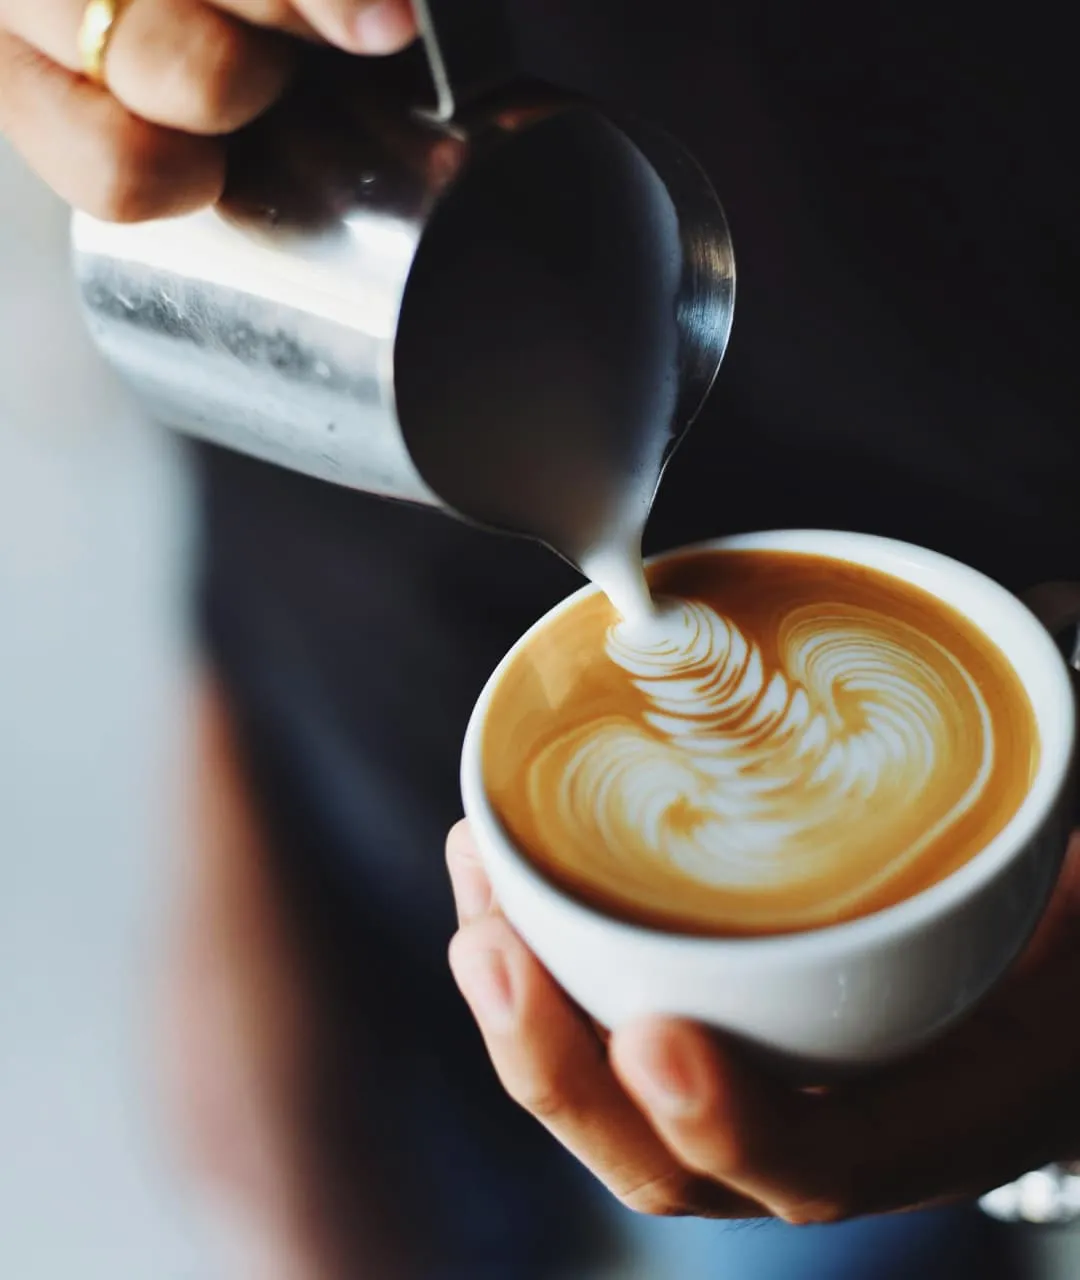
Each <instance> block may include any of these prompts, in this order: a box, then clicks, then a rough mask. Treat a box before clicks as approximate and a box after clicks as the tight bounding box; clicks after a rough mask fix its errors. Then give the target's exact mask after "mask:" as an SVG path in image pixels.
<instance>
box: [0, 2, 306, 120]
mask: <svg viewBox="0 0 1080 1280" xmlns="http://www.w3.org/2000/svg"><path fill="white" fill-rule="evenodd" d="M7 9H10V11H11V12H10V15H4V16H5V18H6V23H7V25H8V26H9V29H10V30H12V31H13V32H14V34H16V35H17V36H19V37H20V38H21V39H23V40H25V41H26V42H27V43H28V44H31V45H33V46H34V47H35V48H36V49H39V50H40V51H41V52H42V53H44V54H45V55H46V56H47V57H49V58H51V59H52V60H53V61H54V62H56V63H59V64H60V65H61V66H63V67H66V68H67V69H68V70H69V71H73V72H76V73H78V72H80V71H81V70H82V65H81V60H80V57H79V51H78V41H77V37H78V31H79V26H80V24H81V21H82V14H83V9H84V2H83V0H55V3H52V4H37V5H26V4H23V5H16V4H13V3H12V0H0V14H2V13H3V10H7ZM290 70H291V57H290V51H289V48H288V43H287V42H286V41H284V40H283V39H281V38H280V37H279V36H277V35H276V34H274V33H271V32H268V31H260V30H257V29H256V28H254V27H251V26H248V25H247V24H245V23H243V22H240V21H239V20H238V19H236V18H234V17H231V16H229V15H228V14H226V13H223V12H222V11H221V10H219V9H217V8H213V7H211V6H210V5H209V4H205V3H203V0H130V3H128V4H126V5H124V6H123V7H122V8H121V10H120V12H119V15H118V17H117V19H116V23H115V25H114V28H113V35H112V38H111V40H110V43H109V49H108V55H107V57H106V61H105V74H106V80H107V82H108V88H109V90H110V91H111V93H112V94H113V96H114V97H116V98H117V99H118V100H119V101H120V102H122V103H123V105H124V106H126V107H127V108H128V109H129V110H130V111H132V112H133V113H134V114H135V115H138V116H141V117H142V118H143V119H144V120H149V121H150V122H151V123H153V124H160V125H164V126H166V127H167V128H173V129H182V130H184V131H185V132H187V133H198V134H207V135H214V134H225V133H232V132H234V131H235V130H236V129H239V128H241V127H242V126H243V125H245V124H247V123H249V122H250V121H251V120H254V119H255V117H256V116H258V115H260V114H261V113H262V112H263V111H265V110H266V108H267V107H269V106H270V105H271V103H273V102H274V101H275V100H276V99H277V98H278V97H279V96H280V94H281V92H282V90H283V89H284V87H285V85H286V83H287V82H288V78H289V74H290Z"/></svg>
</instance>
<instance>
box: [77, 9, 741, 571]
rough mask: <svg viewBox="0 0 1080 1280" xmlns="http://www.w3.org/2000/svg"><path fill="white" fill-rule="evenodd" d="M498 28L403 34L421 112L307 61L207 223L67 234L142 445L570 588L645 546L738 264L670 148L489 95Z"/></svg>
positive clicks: (585, 108)
mask: <svg viewBox="0 0 1080 1280" xmlns="http://www.w3.org/2000/svg"><path fill="white" fill-rule="evenodd" d="M462 8H464V9H465V10H467V11H468V12H467V17H466V18H463V17H462V16H461V10H462ZM495 8H496V6H495V5H494V4H488V3H482V4H481V3H478V2H476V0H474V2H472V3H470V4H469V5H467V6H464V7H462V6H455V5H448V6H447V17H448V18H449V19H450V21H451V22H453V23H456V24H458V26H459V27H461V28H462V29H460V30H455V29H454V28H453V27H452V26H450V25H446V26H444V25H443V19H442V18H441V16H440V19H439V30H440V33H442V34H444V35H445V36H446V39H444V40H440V39H439V38H438V37H437V35H436V30H435V26H434V25H433V23H432V13H431V11H430V7H429V5H427V4H421V5H419V6H418V9H419V17H420V20H421V28H422V31H423V35H422V42H421V47H422V50H423V53H424V56H425V65H426V71H427V74H428V76H429V77H430V81H431V85H432V86H433V87H434V90H435V94H434V99H435V100H434V102H433V103H425V102H423V101H420V100H418V99H417V97H416V96H415V94H414V93H413V90H412V89H411V87H410V86H409V85H408V84H407V82H406V80H405V78H404V77H403V76H402V74H401V71H400V69H396V64H395V68H393V69H392V68H391V66H390V65H389V64H385V65H377V64H374V63H372V62H370V61H367V60H359V59H351V58H348V57H346V56H344V55H340V54H336V53H331V52H329V51H325V50H312V51H311V53H310V55H305V63H304V66H303V68H302V70H301V72H300V74H299V75H298V78H297V81H296V84H295V86H294V88H293V89H292V90H291V91H290V94H289V96H288V98H287V99H286V100H284V101H283V102H281V103H280V104H279V105H278V106H277V107H276V108H275V109H274V110H272V111H271V112H269V113H268V114H267V115H266V116H265V117H263V119H261V120H259V121H257V122H256V123H255V124H254V125H252V126H251V127H249V128H248V129H246V130H244V131H243V132H242V133H240V134H238V135H237V136H236V137H235V139H233V140H232V142H231V144H230V146H231V151H230V155H229V168H228V185H227V190H226V194H225V197H224V199H223V200H222V201H221V203H220V204H219V205H218V207H216V208H214V209H210V210H205V211H203V212H200V213H198V214H195V215H191V216H185V217H182V218H177V219H171V220H166V221H161V222H155V223H150V224H145V225H141V226H114V225H106V224H103V223H100V222H97V221H94V220H93V219H90V218H87V217H85V216H78V217H77V218H76V220H75V226H74V249H75V264H76V270H77V276H78V281H79V286H80V293H81V298H82V301H83V304H84V306H85V310H86V314H87V317H88V321H89V324H90V328H91V330H92V333H93V336H94V338H95V339H96V341H97V343H98V344H99V346H100V348H101V350H102V351H103V352H104V354H105V355H106V357H107V358H108V359H109V360H110V361H111V362H112V364H113V365H115V367H116V368H117V369H118V370H119V371H120V373H121V374H122V375H123V377H124V378H125V379H126V380H127V381H128V382H129V383H130V384H131V386H132V387H133V388H134V389H135V390H136V392H137V394H138V395H139V396H140V397H141V399H142V400H143V402H144V403H145V405H146V407H147V409H148V410H149V411H150V413H151V414H153V415H154V416H155V417H156V418H158V419H159V420H161V421H162V422H164V423H166V424H168V425H171V426H174V427H177V428H180V429H181V430H183V431H186V432H189V433H192V434H194V435H196V436H200V437H203V438H205V439H208V440H211V441H215V442H218V443H220V444H222V445H226V446H229V447H231V448H235V449H238V450H240V451H242V452H244V453H248V454H252V455H255V456H257V457H259V458H263V459H266V460H269V461H271V462H274V463H278V464H281V465H283V466H286V467H290V468H292V469H294V470H296V471H301V472H305V473H307V474H309V475H313V476H318V477H321V478H323V479H325V480H329V481H333V482H335V483H338V484H344V485H348V486H351V487H353V488H357V489H362V490H367V491H370V492H372V493H377V494H383V495H386V496H389V497H394V498H402V499H408V500H413V501H417V502H422V503H430V504H432V505H436V506H440V507H443V508H446V509H448V510H450V511H452V512H453V513H455V514H458V515H461V516H464V517H465V518H468V519H470V520H474V521H477V522H480V523H483V524H486V525H489V526H492V527H497V528H500V529H504V530H507V531H510V532H515V533H522V534H527V535H530V536H533V537H536V538H540V539H542V540H543V541H546V542H548V543H549V544H551V545H552V546H553V547H555V548H556V549H557V550H558V551H560V552H561V553H563V554H564V555H566V556H567V557H568V558H569V559H571V560H573V561H575V562H577V563H579V564H580V563H581V562H582V559H583V558H584V557H585V556H586V555H587V554H588V552H589V549H590V548H591V547H592V546H594V545H595V544H596V542H597V540H598V539H603V538H604V537H607V536H608V534H609V533H610V531H611V529H612V527H613V525H626V526H627V527H630V526H633V525H634V524H635V522H636V523H637V524H638V525H643V524H644V517H645V515H647V511H648V507H649V505H650V504H651V502H652V497H653V493H654V492H655V488H656V484H657V482H658V481H659V478H660V474H661V471H662V468H663V465H664V462H665V460H666V458H667V456H668V455H669V453H670V451H671V448H672V447H673V445H674V443H675V442H676V441H677V440H678V438H679V436H680V435H681V434H682V432H683V431H684V430H685V428H686V427H687V426H688V425H689V423H690V421H691V420H692V419H693V417H694V416H695V414H696V413H697V411H698V409H699V408H700V406H701V404H702V402H703V400H704V398H705V396H706V394H707V392H708V390H709V388H710V386H711V384H712V382H713V380H714V378H715V376H716V373H717V370H718V368H719V364H720V361H721V359H722V356H723V353H724V348H725V346H726V343H727V338H728V333H729V329H730V325H731V316H732V307H733V302H734V278H735V277H734V262H733V257H732V251H731V244H730V240H729V236H728V229H727V225H726V222H725V219H724V215H723V212H722V210H721V207H720V204H719V202H718V200H717V198H716V196H715V194H714V192H713V190H712V188H711V186H710V184H709V182H708V180H707V178H706V177H705V175H704V174H703V173H702V171H701V170H700V169H699V168H698V166H697V165H696V164H695V163H694V161H693V160H692V159H691V158H690V157H689V156H688V155H687V154H686V153H685V151H684V150H683V149H682V147H681V146H680V145H679V144H677V143H676V142H675V141H674V140H672V139H671V138H670V137H669V136H668V135H666V134H665V133H663V132H662V131H660V130H658V129H654V128H652V127H650V126H649V125H647V124H644V123H642V122H639V121H631V120H625V119H620V118H616V117H614V116H611V115H608V114H605V113H604V112H603V111H602V110H600V109H599V108H598V107H597V106H596V105H594V104H592V103H590V102H587V101H583V100H580V99H574V98H570V97H567V96H565V95H562V96H560V95H557V94H555V93H552V92H549V91H540V90H537V89H536V88H535V87H529V88H526V87H524V86H523V85H518V86H517V88H514V87H513V86H512V85H511V86H509V87H508V86H506V85H500V83H499V80H500V75H499V68H498V67H497V66H493V63H494V62H497V61H498V59H497V57H493V56H492V55H493V54H494V51H495V49H496V46H497V44H498V39H497V34H496V33H497V29H498V28H497V21H498V19H497V14H496V13H494V9H495ZM452 11H456V13H457V15H458V16H457V17H453V18H452V17H451V13H452ZM391 80H392V81H393V82H392V83H391ZM409 98H411V100H407V99H409Z"/></svg>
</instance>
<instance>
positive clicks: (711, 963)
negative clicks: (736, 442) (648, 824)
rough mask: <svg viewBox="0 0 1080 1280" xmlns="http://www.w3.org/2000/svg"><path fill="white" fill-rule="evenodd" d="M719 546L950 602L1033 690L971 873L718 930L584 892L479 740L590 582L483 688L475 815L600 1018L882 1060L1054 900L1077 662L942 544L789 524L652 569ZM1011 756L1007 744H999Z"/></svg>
mask: <svg viewBox="0 0 1080 1280" xmlns="http://www.w3.org/2000/svg"><path fill="white" fill-rule="evenodd" d="M712 552H765V553H783V554H784V555H787V556H792V555H794V556H805V557H812V558H816V560H817V562H818V563H820V562H821V561H823V560H825V561H836V562H841V563H842V564H843V565H844V566H848V567H854V569H855V570H865V571H869V572H871V573H874V574H876V575H884V576H886V577H887V578H888V579H889V580H891V581H893V582H896V583H898V584H899V585H901V586H903V587H905V588H911V589H914V590H915V591H917V592H919V593H921V598H923V599H928V600H931V601H936V602H939V603H940V605H941V606H942V607H943V609H946V610H948V611H950V613H951V614H952V615H958V616H959V617H960V618H962V619H963V620H965V624H966V625H968V626H969V627H970V628H972V629H974V631H975V632H976V633H977V634H978V635H980V636H981V637H984V638H987V639H988V641H989V642H991V643H992V646H993V648H994V651H995V652H996V653H997V654H998V655H999V657H1000V658H1002V659H1003V660H1004V662H1005V663H1007V666H1008V668H1009V669H1010V670H1011V673H1012V675H1014V676H1015V678H1016V681H1018V687H1022V690H1023V692H1024V694H1025V695H1026V705H1028V706H1029V707H1030V716H1031V722H1032V726H1033V729H1034V734H1035V738H1036V740H1037V752H1036V753H1035V754H1033V755H1032V761H1033V763H1032V765H1031V768H1030V775H1029V776H1028V775H1025V778H1024V782H1023V788H1022V792H1021V794H1020V796H1019V798H1018V801H1017V806H1016V808H1015V811H1014V812H1011V816H1008V817H1007V820H1004V822H1003V825H1000V826H999V828H997V829H992V830H988V831H987V833H986V839H985V842H984V843H982V844H980V846H979V847H978V848H977V849H976V850H975V851H974V852H973V853H972V854H971V856H968V857H966V860H964V861H963V862H962V864H961V865H959V866H957V867H956V868H955V869H953V870H950V871H949V872H948V873H947V874H944V875H943V877H942V878H940V879H938V880H936V881H935V882H933V883H930V884H928V886H927V887H924V888H920V889H918V891H916V892H913V893H911V894H910V896H906V897H901V898H900V900H898V901H895V902H892V903H891V904H890V905H887V906H884V907H882V908H881V909H873V910H869V911H867V912H866V913H865V914H857V915H856V916H855V917H854V918H850V919H845V920H842V921H841V922H840V923H835V924H825V925H824V926H818V927H812V928H806V929H801V930H800V929H798V928H794V929H791V928H789V929H785V930H784V931H782V932H777V933H769V932H756V933H754V934H752V935H751V936H714V935H711V934H708V933H707V932H706V933H703V932H700V931H699V932H694V931H687V930H683V929H680V928H678V927H675V926H672V925H667V924H664V923H662V922H661V923H657V921H655V920H651V921H650V920H644V921H642V920H635V919H632V918H626V915H625V913H619V912H615V911H609V910H607V909H605V907H604V906H603V905H602V903H598V902H597V901H596V900H589V899H588V898H587V897H583V896H582V895H581V894H580V893H576V892H574V891H573V889H572V888H568V887H567V885H566V884H565V883H562V882H560V881H559V880H558V878H557V877H553V876H551V875H549V874H547V873H546V872H545V871H544V870H542V869H541V867H540V866H539V865H538V863H537V861H536V859H535V857H531V856H529V854H528V853H527V852H526V850H525V849H523V848H522V847H521V842H520V841H519V840H516V839H515V838H514V837H513V836H512V835H511V833H510V831H509V830H508V826H507V824H506V822H505V821H504V820H503V818H502V817H501V816H500V813H499V811H498V807H497V805H496V804H495V803H494V802H493V798H492V794H491V787H490V786H489V784H488V780H487V778H486V777H485V751H484V746H485V734H486V732H487V731H488V729H489V717H490V715H491V711H492V706H493V703H494V702H495V701H496V697H497V695H498V691H499V690H500V687H501V686H502V683H503V681H504V679H505V677H506V675H507V672H509V671H511V670H512V669H514V667H515V664H520V659H521V657H522V655H523V654H527V653H528V652H529V650H530V647H531V646H535V645H536V643H537V640H538V637H541V636H542V635H544V634H545V633H547V634H550V628H551V625H552V623H557V622H558V620H559V619H560V618H561V617H564V616H565V615H567V614H568V613H569V612H570V611H572V610H575V609H578V608H580V606H581V605H582V604H583V603H584V602H587V601H588V600H589V599H590V598H591V597H593V596H595V594H596V588H594V587H587V588H585V589H584V590H583V591H581V592H578V593H576V594H575V595H574V596H571V597H570V598H569V599H568V600H566V601H564V602H563V603H562V604H560V605H559V606H557V607H556V609H554V610H552V611H551V613H549V614H548V615H546V617H545V618H543V619H541V621H540V622H539V623H537V624H536V626H535V627H534V628H532V629H531V630H530V631H529V632H528V633H526V635H525V636H524V637H523V638H522V639H521V640H520V641H519V642H518V644H517V645H516V646H515V647H514V648H513V649H512V650H511V651H510V653H509V654H508V655H507V657H506V658H505V659H504V661H503V662H502V663H501V664H500V666H499V668H498V669H497V670H496V671H495V673H494V674H493V676H492V677H491V680H490V681H489V682H488V684H487V686H486V687H485V689H484V691H483V693H482V694H481V696H480V699H479V701H478V702H477V704H476V708H475V710H474V712H473V715H472V718H471V721H470V724H469V727H468V731H467V734H466V738H465V745H464V752H463V760H462V789H463V795H464V801H465V810H466V814H467V816H468V818H469V820H470V823H471V825H472V830H473V834H474V837H475V839H476V842H477V845H478V848H479V851H480V854H481V857H482V859H483V862H484V864H485V867H486V870H487V872H488V874H489V876H490V879H491V882H492V886H493V889H494V892H495V895H496V897H497V899H498V901H499V903H500V905H501V907H502V909H503V911H504V912H505V914H506V916H507V917H508V919H509V920H510V922H511V923H512V924H513V926H514V927H515V928H516V929H517V931H518V932H519V933H520V935H521V936H522V938H523V939H524V940H525V942H526V943H527V944H528V945H529V946H530V948H531V949H532V950H533V951H534V952H535V954H536V955H537V957H538V958H539V959H540V961H541V962H542V963H543V964H544V965H545V966H546V968H547V969H548V970H549V971H550V973H551V974H552V976H553V977H554V978H555V980H556V981H557V982H558V983H559V984H560V985H561V986H562V987H563V988H564V989H565V991H566V992H567V993H568V994H569V995H570V996H571V997H572V998H573V999H574V1000H575V1001H576V1002H577V1004H579V1005H580V1006H581V1007H582V1008H583V1009H584V1010H585V1012H586V1013H588V1014H589V1015H591V1016H592V1017H593V1018H594V1019H596V1020H597V1021H598V1022H599V1023H600V1024H601V1025H603V1026H607V1027H614V1026H618V1025H620V1024H622V1023H625V1022H627V1021H628V1020H630V1019H633V1018H636V1017H640V1016H643V1015H649V1014H664V1015H671V1016H677V1017H684V1018H688V1019H692V1020H694V1021H698V1022H701V1023H704V1024H707V1025H709V1026H712V1027H715V1028H717V1029H719V1030H721V1031H723V1032H725V1033H727V1034H729V1035H732V1036H734V1037H737V1038H739V1039H740V1040H742V1041H743V1042H745V1043H746V1044H747V1045H748V1046H750V1047H752V1048H753V1049H755V1050H757V1051H760V1052H761V1053H763V1054H765V1055H766V1056H768V1057H770V1058H773V1059H775V1060H776V1061H777V1062H778V1063H780V1064H781V1065H782V1066H784V1067H785V1068H790V1069H793V1070H795V1071H796V1072H797V1073H799V1074H802V1075H805V1076H806V1077H807V1078H811V1077H813V1078H826V1077H828V1076H830V1075H832V1074H835V1073H840V1074H842V1073H846V1072H849V1071H851V1070H859V1069H862V1068H865V1067H869V1066H873V1065H875V1064H879V1063H883V1062H887V1061H889V1060H892V1059H895V1058H896V1057H898V1056H901V1055H903V1054H906V1053H908V1052H910V1051H913V1050H915V1049H917V1048H918V1047H919V1046H921V1045H923V1044H924V1043H926V1042H927V1041H929V1040H931V1039H932V1038H933V1037H935V1036H937V1035H939V1034H940V1033H941V1032H943V1031H944V1030H945V1029H946V1028H947V1027H949V1026H950V1025H951V1024H952V1023H954V1022H955V1021H957V1020H958V1019H960V1018H961V1017H962V1016H963V1015H964V1014H965V1013H966V1012H968V1011H969V1010H970V1009H971V1008H972V1007H973V1006H974V1005H975V1004H976V1003H977V1002H978V1001H979V1000H980V999H981V998H982V997H983V996H984V995H985V994H986V993H987V992H988V991H989V990H990V989H991V987H992V986H993V985H994V984H995V983H996V982H997V981H998V980H999V979H1000V978H1001V977H1002V975H1003V974H1004V973H1005V971H1006V970H1007V969H1008V967H1009V965H1010V964H1011V962H1012V961H1013V960H1014V959H1015V958H1016V957H1017V955H1018V954H1019V952H1020V951H1021V950H1022V948H1023V946H1024V944H1025V942H1026V941H1027V940H1028V938H1029V937H1030V936H1031V934H1032V932H1033V931H1034V929H1035V926H1036V925H1037V923H1038V921H1039V918H1040V916H1041V915H1042V913H1043V911H1044V909H1045V907H1046V904H1047V901H1048V899H1049V897H1050V894H1051V892H1052V890H1053V887H1054V884H1055V882H1056V879H1057V875H1058V872H1059V869H1060V866H1061V862H1062V858H1063V856H1064V851H1065V847H1066V843H1067V839H1068V834H1069V830H1070V827H1071V825H1072V819H1073V813H1074V748H1075V733H1076V726H1075V708H1074V695H1073V687H1072V682H1071V679H1070V673H1069V669H1068V666H1067V664H1066V662H1065V660H1064V659H1063V657H1062V656H1061V653H1060V652H1059V650H1058V647H1057V645H1056V644H1055V642H1054V639H1053V638H1052V636H1051V634H1050V632H1049V631H1048V630H1047V627H1046V626H1044V625H1043V623H1042V622H1041V621H1040V620H1039V618H1038V617H1036V615H1035V613H1033V612H1032V611H1031V609H1029V608H1028V607H1027V606H1026V605H1025V604H1023V603H1022V602H1021V601H1020V600H1019V599H1017V598H1016V597H1015V596H1013V595H1011V594H1010V593H1009V592H1008V591H1006V590H1005V589H1004V588H1003V587H1001V586H1000V585H998V584H997V583H995V582H993V581H992V580H991V579H989V578H987V577H985V576H984V575H982V574H981V573H979V572H977V571H975V570H973V569H971V568H968V567H966V566H964V565H962V564H960V563H958V562H957V561H954V560H951V559H949V558H947V557H945V556H942V555H939V554H937V553H936V552H932V551H928V550H925V549H922V548H919V547H916V546H911V545H908V544H904V543H901V542H896V541H893V540H889V539H884V538H879V537H873V536H869V535H863V534H852V533H843V532H829V531H813V530H794V531H778V532H765V533H754V534H746V535H739V536H737V537H732V538H726V539H720V540H717V541H715V542H711V543H707V544H702V545H701V546H698V547H694V548H689V549H684V550H682V551H679V552H672V553H669V554H668V555H665V556H661V557H657V558H656V559H655V560H654V561H652V562H651V565H650V572H651V573H653V574H654V575H655V574H656V573H657V572H660V573H662V572H663V571H664V569H665V567H666V566H668V565H670V564H671V563H672V562H673V561H674V560H675V559H676V558H678V557H684V558H685V557H686V556H688V555H690V556H701V555H703V554H707V553H712ZM809 563H810V561H809V560H807V564H809ZM1034 607H1035V608H1037V609H1039V610H1040V612H1042V613H1043V614H1044V616H1045V618H1046V621H1047V622H1048V623H1051V622H1052V624H1053V625H1055V626H1060V625H1064V624H1065V623H1066V622H1075V621H1076V620H1077V618H1078V617H1080V609H1078V608H1077V595H1076V593H1070V592H1068V591H1065V592H1063V591H1062V590H1058V591H1056V592H1050V593H1049V595H1044V598H1043V600H1042V601H1041V602H1040V603H1036V604H1035V605H1034ZM599 656H602V655H598V657H599ZM975 683H976V684H977V683H978V682H975ZM973 687H974V685H973ZM976 692H977V690H976ZM1009 749H1010V747H1009V743H1008V742H1005V743H1004V745H1003V746H1001V747H1000V748H999V750H1000V751H1003V752H1005V753H1006V754H1007V752H1008V750H1009ZM841 816H842V815H841Z"/></svg>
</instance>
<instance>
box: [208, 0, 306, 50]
mask: <svg viewBox="0 0 1080 1280" xmlns="http://www.w3.org/2000/svg"><path fill="white" fill-rule="evenodd" d="M210 2H211V3H213V5H214V7H215V8H217V9H223V10H225V12H227V13H231V14H232V15H233V16H234V17H237V18H240V19H241V20H242V21H243V22H247V23H249V24H250V25H251V26H254V27H268V28H272V29H274V30H276V31H284V32H285V33H286V34H287V35H290V36H300V37H301V38H302V39H304V40H312V39H315V38H317V35H318V33H317V32H316V30H315V28H314V27H313V26H312V25H311V23H310V22H308V21H307V20H306V19H305V18H303V17H302V16H301V15H300V14H299V13H297V11H296V9H295V8H294V7H293V5H292V4H291V3H289V0H210Z"/></svg>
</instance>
